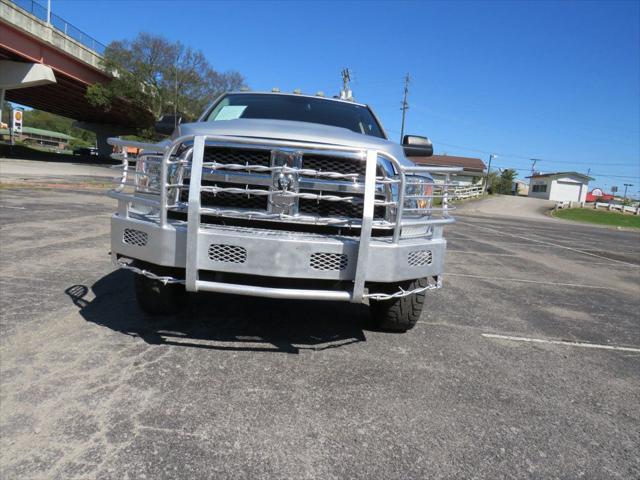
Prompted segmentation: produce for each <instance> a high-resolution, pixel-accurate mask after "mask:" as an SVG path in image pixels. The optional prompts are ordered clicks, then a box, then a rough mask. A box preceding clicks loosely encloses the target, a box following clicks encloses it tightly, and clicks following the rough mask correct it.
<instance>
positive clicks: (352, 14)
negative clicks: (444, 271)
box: [40, 0, 640, 193]
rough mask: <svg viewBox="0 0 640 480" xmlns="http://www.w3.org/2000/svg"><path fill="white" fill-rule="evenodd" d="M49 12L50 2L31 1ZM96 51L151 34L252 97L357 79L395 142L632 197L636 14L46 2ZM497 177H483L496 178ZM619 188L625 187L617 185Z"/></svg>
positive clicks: (564, 8)
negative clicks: (580, 177) (492, 156)
mask: <svg viewBox="0 0 640 480" xmlns="http://www.w3.org/2000/svg"><path fill="white" fill-rule="evenodd" d="M40 1H41V3H46V2H45V0H40ZM52 10H53V11H54V13H57V14H58V15H60V16H61V17H63V18H65V19H66V20H68V21H69V22H71V23H73V24H75V25H76V26H77V27H79V28H80V29H82V30H84V31H86V32H87V33H89V34H90V35H92V36H94V37H95V38H97V39H98V40H100V41H101V42H103V43H108V42H109V41H111V40H116V39H123V38H133V37H134V36H135V35H136V34H137V33H138V32H140V31H149V32H157V33H160V34H163V35H165V36H166V37H168V38H169V39H171V40H180V41H181V42H183V43H185V44H187V45H190V46H193V47H196V48H199V49H201V50H202V51H203V52H204V53H205V55H206V56H207V58H208V59H209V61H210V62H211V63H212V64H213V66H214V67H215V68H217V69H219V70H237V71H239V72H241V73H242V74H243V75H244V76H245V77H246V79H247V83H248V84H249V86H250V87H251V88H252V89H254V90H268V89H271V87H273V86H278V87H280V88H281V89H282V90H283V91H292V90H293V89H295V88H301V89H302V90H303V91H304V92H312V93H313V92H315V91H317V90H323V91H324V92H325V93H327V94H334V93H337V92H338V89H339V87H340V70H341V69H342V68H343V67H345V66H348V67H350V68H351V70H352V72H353V83H352V87H353V91H354V95H355V96H356V98H357V100H359V101H363V102H365V103H369V104H371V105H372V106H373V108H374V109H375V110H376V112H377V113H378V115H379V116H380V117H381V119H382V122H383V124H384V125H385V127H386V128H387V130H388V132H389V134H390V136H392V138H393V139H398V137H399V131H400V120H401V112H400V102H401V98H402V79H403V76H404V75H405V73H407V72H408V73H409V74H410V75H411V78H412V81H411V84H410V94H409V104H410V109H409V111H408V115H407V126H406V128H405V132H406V133H414V134H423V135H427V136H429V137H431V138H432V139H433V141H434V145H435V148H436V153H445V152H446V153H448V154H451V155H456V154H457V155H465V156H478V157H481V158H483V159H484V160H485V162H486V161H487V160H488V156H489V155H488V154H489V153H490V152H495V153H496V154H497V155H498V159H497V160H495V161H494V163H493V165H495V166H497V167H512V168H517V169H521V170H519V176H520V177H521V178H522V177H524V176H526V175H528V171H529V170H530V167H531V162H530V161H529V159H530V158H538V159H541V161H540V162H538V164H537V168H539V169H540V170H542V171H545V172H549V171H565V170H576V171H580V172H584V173H586V172H587V171H588V169H589V168H590V169H591V173H592V175H593V176H595V177H596V181H595V182H592V183H591V185H592V186H600V187H605V188H607V189H608V188H610V187H611V186H612V185H618V186H622V184H623V183H633V184H634V185H635V186H634V187H633V188H632V191H633V192H634V193H636V192H638V190H639V189H640V2H637V1H633V2H632V1H629V2H613V1H607V2H585V1H580V2H568V1H566V2H542V1H537V2H437V3H429V2H352V3H349V2H338V1H336V2H278V3H273V2H266V1H264V2H213V1H184V0H183V1H169V0H167V1H152V0H145V1H142V0H137V1H136V0H133V1H131V0H128V1H117V0H109V1H102V0H91V1H90V0H52ZM493 165H492V167H493ZM623 177H624V178H623Z"/></svg>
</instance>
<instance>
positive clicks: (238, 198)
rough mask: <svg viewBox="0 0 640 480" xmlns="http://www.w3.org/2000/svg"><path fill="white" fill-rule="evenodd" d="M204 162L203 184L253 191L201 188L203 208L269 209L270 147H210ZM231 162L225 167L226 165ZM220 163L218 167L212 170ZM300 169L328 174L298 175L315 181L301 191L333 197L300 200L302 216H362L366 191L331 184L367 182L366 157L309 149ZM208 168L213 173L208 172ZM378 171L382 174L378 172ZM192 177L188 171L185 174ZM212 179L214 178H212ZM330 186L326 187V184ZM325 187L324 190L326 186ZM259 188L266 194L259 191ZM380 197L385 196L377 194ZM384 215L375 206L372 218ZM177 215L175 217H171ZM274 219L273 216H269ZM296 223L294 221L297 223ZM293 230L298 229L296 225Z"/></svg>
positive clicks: (184, 195)
mask: <svg viewBox="0 0 640 480" xmlns="http://www.w3.org/2000/svg"><path fill="white" fill-rule="evenodd" d="M203 161H204V163H205V167H204V174H203V180H202V186H203V187H214V188H216V189H236V190H252V191H253V193H246V192H240V191H236V192H228V191H216V192H212V191H202V192H201V195H200V202H201V207H202V208H205V209H206V208H209V209H217V210H220V209H228V210H233V211H252V212H254V211H255V212H259V213H261V212H264V213H268V212H269V195H268V192H269V188H270V185H271V181H272V180H271V172H270V171H269V170H267V169H265V168H263V167H267V168H269V167H271V151H270V150H264V149H251V148H230V147H217V146H206V147H205V151H204V158H203ZM206 163H210V164H211V163H215V164H216V165H215V166H212V165H209V166H206ZM225 166H227V167H225ZM213 167H216V168H213ZM299 168H301V169H302V170H314V171H316V172H322V173H325V174H327V173H330V175H329V176H326V175H325V176H322V175H317V177H318V179H320V180H321V181H320V182H317V179H316V178H315V177H316V175H308V176H305V175H300V181H301V182H304V181H305V179H307V180H310V181H314V182H315V183H314V185H313V188H312V189H309V188H305V189H302V188H300V189H299V190H297V191H298V192H299V193H301V194H303V193H307V194H315V195H318V194H321V195H322V196H327V195H328V196H332V197H333V198H334V200H333V201H332V200H324V199H322V198H320V199H318V198H314V199H309V198H298V199H297V212H298V214H299V215H304V216H314V217H322V218H334V219H335V218H341V219H344V218H347V219H349V220H351V219H353V220H354V221H358V220H360V219H362V214H363V203H364V194H363V193H353V192H344V191H336V188H330V187H331V185H333V186H334V187H335V186H336V185H340V186H341V187H340V188H343V187H345V186H346V187H351V186H353V185H354V184H355V183H354V182H355V181H357V182H359V183H360V184H363V183H364V175H365V169H366V164H365V162H364V161H361V160H357V159H353V158H342V157H332V156H331V155H329V154H326V155H321V154H315V153H305V154H303V155H302V165H301V166H300V167H299ZM208 172H210V173H208ZM333 174H341V175H354V174H355V175H357V177H349V178H345V177H342V178H340V177H338V178H335V176H331V175H333ZM378 174H380V172H378ZM185 176H187V177H188V172H187V173H186V174H185ZM211 178H215V180H212V179H211ZM182 181H183V183H184V184H185V185H188V184H189V178H184V179H183V180H182ZM325 186H326V187H325ZM323 187H325V188H323ZM261 192H265V193H264V194H261ZM335 197H352V198H353V200H351V201H335ZM377 198H382V199H384V197H383V196H382V195H380V194H377ZM178 200H179V202H181V203H182V205H186V204H187V203H188V200H189V190H188V188H183V189H181V190H180V194H179V196H178ZM385 214H386V207H385V206H376V207H375V208H374V219H376V220H384V219H385ZM173 217H174V218H176V217H175V215H173ZM211 218H212V217H211V215H210V214H205V213H203V215H202V221H203V223H209V221H210V220H211ZM260 220H261V219H260V216H259V215H258V216H255V217H252V221H253V223H256V224H258V225H259V224H260V223H261V222H260ZM270 220H272V221H273V218H272V219H270ZM293 223H295V222H291V224H293ZM292 229H293V230H295V228H293V227H292Z"/></svg>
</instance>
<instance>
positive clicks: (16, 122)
mask: <svg viewBox="0 0 640 480" xmlns="http://www.w3.org/2000/svg"><path fill="white" fill-rule="evenodd" d="M23 115H24V114H23V112H22V110H18V109H14V110H12V111H11V130H12V131H13V133H22V117H23Z"/></svg>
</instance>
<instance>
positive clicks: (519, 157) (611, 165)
mask: <svg viewBox="0 0 640 480" xmlns="http://www.w3.org/2000/svg"><path fill="white" fill-rule="evenodd" d="M431 140H432V141H433V142H434V143H438V144H440V145H445V146H447V147H453V148H459V149H461V150H468V151H470V152H478V153H484V154H487V155H491V154H493V153H495V150H493V151H489V150H481V149H478V148H472V147H464V146H462V145H454V144H452V143H445V142H440V141H438V140H436V139H433V138H432V139H431ZM497 155H499V156H500V157H504V158H516V159H519V160H527V161H531V159H532V158H531V157H532V156H531V155H518V154H512V153H500V152H498V153H497ZM536 160H537V161H538V162H551V163H559V164H565V165H594V164H596V163H597V162H574V161H565V160H552V159H549V158H537V159H536ZM607 166H608V167H632V166H633V165H632V164H629V163H607Z"/></svg>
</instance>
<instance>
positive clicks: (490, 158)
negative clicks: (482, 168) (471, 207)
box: [482, 153, 496, 195]
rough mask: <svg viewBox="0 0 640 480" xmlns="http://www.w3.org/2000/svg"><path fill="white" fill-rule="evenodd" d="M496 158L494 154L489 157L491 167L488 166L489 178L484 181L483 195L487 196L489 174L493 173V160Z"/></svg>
mask: <svg viewBox="0 0 640 480" xmlns="http://www.w3.org/2000/svg"><path fill="white" fill-rule="evenodd" d="M495 157H496V155H494V154H493V153H492V154H490V155H489V165H488V166H487V176H486V177H485V179H484V192H482V194H483V195H486V194H487V189H488V188H489V174H490V173H491V160H493V159H494V158H495Z"/></svg>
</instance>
